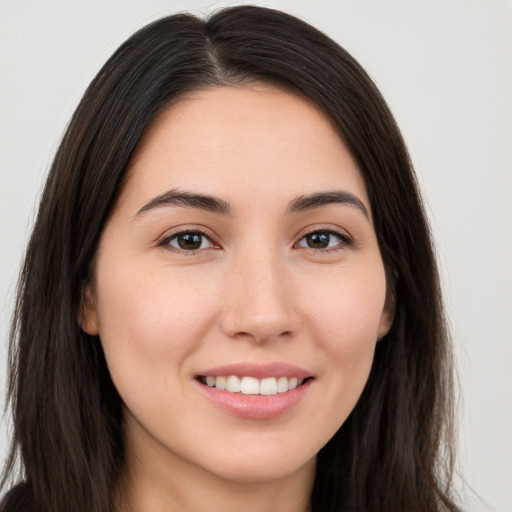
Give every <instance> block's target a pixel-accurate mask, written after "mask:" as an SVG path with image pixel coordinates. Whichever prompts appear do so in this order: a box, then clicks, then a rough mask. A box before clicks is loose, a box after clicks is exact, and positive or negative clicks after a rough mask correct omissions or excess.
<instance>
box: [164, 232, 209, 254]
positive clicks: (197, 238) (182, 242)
mask: <svg viewBox="0 0 512 512" xmlns="http://www.w3.org/2000/svg"><path fill="white" fill-rule="evenodd" d="M159 245H163V246H165V245H170V246H171V247H174V248H175V249H178V250H179V251H190V252H192V251H199V250H201V249H210V248H211V247H214V243H213V242H212V241H211V240H210V238H208V237H207V236H206V235H205V234H204V233H202V232H201V231H182V232H180V233H175V234H174V235H172V236H170V237H168V238H166V239H165V240H162V242H161V243H160V244H159Z"/></svg>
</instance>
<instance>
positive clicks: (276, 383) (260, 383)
mask: <svg viewBox="0 0 512 512" xmlns="http://www.w3.org/2000/svg"><path fill="white" fill-rule="evenodd" d="M199 380H200V382H201V383H203V384H206V385H207V386H209V387H211V388H215V389H218V390H219V391H227V392H229V393H241V394H243V395H277V394H278V393H286V392H288V391H291V390H293V389H295V388H297V387H299V386H301V385H302V384H303V383H304V380H305V379H302V378H298V377H284V376H281V377H266V378H263V379H257V378H256V377H248V376H245V377H237V376H236V375H226V376H224V375H219V376H213V375H209V376H206V377H200V378H199Z"/></svg>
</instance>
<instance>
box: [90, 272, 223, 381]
mask: <svg viewBox="0 0 512 512" xmlns="http://www.w3.org/2000/svg"><path fill="white" fill-rule="evenodd" d="M128 270H129V272H127V269H126V268H124V267H123V265H122V263H120V264H118V265H117V266H116V267H115V268H112V267H109V268H101V267H100V268H99V269H98V273H97V282H98V283H101V287H100V288H99V289H98V290H97V297H98V299H97V300H98V312H99V326H100V338H101V342H102V345H103V349H104V352H105V357H106V359H107V363H108V365H109V369H110V372H111V374H112V378H113V380H114V382H115V383H116V385H117V386H119V387H121V386H122V382H121V381H123V380H126V379H128V380H129V379H130V378H131V377H132V376H133V374H134V373H135V372H136V373H137V375H140V376H143V375H145V377H146V378H147V379H156V380H158V381H159V382H162V381H166V382H167V380H168V378H169V361H171V363H172V364H173V365H174V366H175V367H177V368H178V371H179V370H180V369H181V365H182V363H183V361H184V360H186V358H187V356H188V355H189V354H190V353H191V352H193V351H195V350H197V349H198V348H199V346H200V345H201V340H202V339H203V338H204V336H203V335H204V332H206V331H207V330H208V329H209V327H210V325H211V322H212V321H213V318H214V308H215V304H216V302H217V301H216V300H215V299H216V296H215V294H214V293H210V292H209V291H208V290H207V289H205V286H204V281H202V282H201V280H198V279H197V278H195V277H194V276H193V275H187V272H180V273H173V274H171V272H170V271H169V270H168V269H158V271H156V272H155V271H154V270H153V271H144V270H143V269H134V268H133V267H130V268H129V269H128ZM191 272H192V271H191ZM127 276H129V277H128V278H127ZM139 276H141V277H139ZM198 297H201V300H200V301H199V300H198Z"/></svg>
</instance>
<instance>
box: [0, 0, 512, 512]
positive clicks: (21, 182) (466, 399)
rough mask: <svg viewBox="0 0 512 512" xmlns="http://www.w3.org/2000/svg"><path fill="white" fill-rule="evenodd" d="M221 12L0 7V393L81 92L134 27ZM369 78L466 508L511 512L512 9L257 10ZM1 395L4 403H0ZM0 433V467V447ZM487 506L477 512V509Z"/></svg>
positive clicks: (50, 4)
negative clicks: (380, 96) (434, 285)
mask: <svg viewBox="0 0 512 512" xmlns="http://www.w3.org/2000/svg"><path fill="white" fill-rule="evenodd" d="M234 3H235V2H212V1H210V2H208V1H199V0H193V1H177V0H175V1H163V0H160V1H157V0H123V1H120V0H119V1H118V0H116V1H114V0H102V1H99V0H88V1H76V0H75V1H65V0H62V1H57V0H54V1H49V0H46V1H41V0H32V1H24V0H0V52H1V53H0V235H1V238H0V240H1V243H0V265H1V271H0V363H1V364H0V391H2V390H3V389H4V388H5V378H6V377H5V370H6V364H5V361H6V343H7V331H8V323H9V320H8V319H9V316H10V312H11V309H12V302H13V292H14V287H15V281H16V274H17V272H18V267H19V262H20V260H21V257H22V253H23V248H24V245H25V243H26V240H27V236H28V233H29V231H30V226H31V225H32V221H33V217H34V214H35V207H36V203H37V198H38V196H39V193H40V191H41V186H42V183H43V181H44V176H45V174H46V172H47V170H48V167H49V163H50V161H51V158H52V156H53V153H54V151H55V149H56V147H57V144H58V141H59V139H60V136H61V134H62V131H63V129H64V127H65V125H66V123H67V121H68V119H69V117H70V116H71V114H72V112H73V110H74V107H75V106H76V104H77V102H78V100H79V98H80V96H81V94H82V92H83V91H84V89H85V87H86V86H87V84H88V83H89V81H90V80H91V79H92V77H93V76H94V74H95V73H96V72H97V71H98V69H99V67H100V66H101V65H102V64H103V62H104V61H105V60H106V59H107V57H108V56H109V55H110V54H111V53H112V51H113V50H114V49H115V48H116V47H117V46H118V45H119V44H120V43H121V42H122V41H123V40H124V39H126V38H127V37H128V36H129V35H130V34H131V33H132V32H133V31H134V30H135V29H137V28H139V27H141V26H143V25H144V24H146V23H147V22H148V21H151V20H153V19H155V18H157V17H159V16H162V15H164V14H167V13H171V12H176V11H180V10H189V11H193V12H195V13H196V14H203V13H207V12H210V11H211V10H212V9H213V8H216V7H219V6H222V5H231V4H234ZM254 3H257V4H261V5H266V6H270V7H276V8H280V9H283V10H286V11H288V12H290V13H293V14H296V15H298V16H300V17H302V18H304V19H306V20H307V21H309V22H311V23H312V24H313V25H315V26H317V27H318V28H320V29H322V30H323V31H325V32H326V33H327V34H329V35H330V36H331V37H333V38H334V39H336V40H337V41H338V42H339V43H340V44H341V45H342V46H344V47H345V48H346V49H347V50H349V51H350V52H351V53H352V54H353V55H354V56H355V57H356V58H357V59H358V60H359V61H360V62H361V63H362V65H363V66H364V67H365V68H366V69H367V70H368V72H369V73H370V75H371V76H372V77H373V78H374V80H375V81H376V83H377V85H378V86H379V87H380V89H381V90H382V92H383V93H384V96H385V97H386V98H387V100H388V102H389V104H390V106H391V109H392V110H393V112H394V114H395V116H396V118H397V120H398V123H399V125H400V126H401V128H402V130H403V132H404V135H405V139H406V141H407V143H408V145H409V149H410V151H411V155H412V158H413V161H414V163H415V166H416V169H417V172H418V175H419V179H420V182H421V185H422V188H423V191H424V193H425V196H426V200H427V204H428V210H429V215H430V217H431V222H432V225H433V230H434V233H435V236H436V239H437V243H438V252H439V262H440V266H441V271H442V277H443V285H444V290H445V293H446V301H447V306H448V313H449V317H450V321H451V324H452V328H453V335H454V341H455V346H456V352H457V359H458V368H459V373H460V381H461V392H462V396H463V400H462V404H461V412H460V417H461V420H460V447H461V450H460V451H461V453H460V467H461V470H462V473H463V475H464V476H465V478H466V480H467V482H468V484H469V486H471V487H472V488H473V489H474V490H475V491H476V493H478V494H479V495H480V496H481V497H482V498H483V499H484V500H485V501H486V502H487V506H486V505H485V504H484V503H482V502H481V501H479V500H477V499H476V498H475V497H474V495H472V494H471V492H470V491H469V487H468V486H466V488H465V491H466V492H469V498H468V505H467V509H468V510H471V511H480V510H482V511H483V510H496V511H498V512H502V511H503V512H505V511H509V512H510V511H512V407H511V406H512V399H511V391H512V371H511V368H512V335H511V333H512V201H511V199H510V198H511V195H512V3H511V2H510V1H507V0H438V1H432V0H429V1H424V2H419V1H412V0H403V1H398V0H393V1H386V2H384V1H380V0H374V1H371V0H351V1H349V0H340V1H334V0H332V1H325V0H323V1H322V0H316V1H308V0H302V1H299V0H295V1H293V0H287V1H286V0H282V1H278V0H269V1H267V2H261V1H255V2H254ZM2 394H3V393H2ZM8 430H9V421H8V419H7V418H6V419H5V420H4V421H3V423H2V424H1V425H0V462H1V461H2V460H3V459H4V457H5V453H6V449H7V431H8ZM487 507H488V508H487Z"/></svg>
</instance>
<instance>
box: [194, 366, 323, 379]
mask: <svg viewBox="0 0 512 512" xmlns="http://www.w3.org/2000/svg"><path fill="white" fill-rule="evenodd" d="M229 375H236V376H238V377H254V378H256V379H264V378H266V377H297V378H298V379H306V378H308V377H312V376H313V375H312V374H311V372H308V371H307V370H305V369H304V368H300V367H298V366H295V365H293V364H289V363H283V362H274V363H267V364H256V363H250V362H242V363H234V364H227V365H223V366H216V367H215V368H209V369H207V370H204V371H202V372H201V373H199V374H198V377H199V376H203V377H210V376H211V377H221V376H229Z"/></svg>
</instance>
